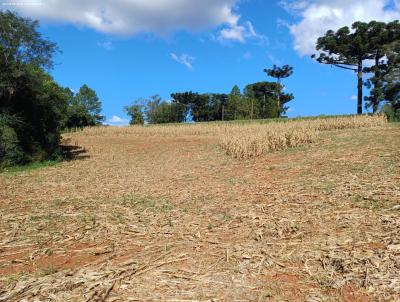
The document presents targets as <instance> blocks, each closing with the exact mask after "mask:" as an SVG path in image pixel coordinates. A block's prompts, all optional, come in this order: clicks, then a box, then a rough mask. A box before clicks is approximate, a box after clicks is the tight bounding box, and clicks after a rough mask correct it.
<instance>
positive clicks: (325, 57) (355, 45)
mask: <svg viewBox="0 0 400 302" xmlns="http://www.w3.org/2000/svg"><path fill="white" fill-rule="evenodd" d="M399 40H400V24H399V21H393V22H389V23H387V24H386V23H383V22H377V21H371V22H369V23H364V22H355V23H354V24H353V25H352V28H351V29H349V28H348V27H342V28H340V29H339V30H337V31H336V32H335V31H333V30H329V31H328V32H327V33H326V34H325V36H323V37H320V38H319V39H318V41H317V46H316V48H317V50H318V51H319V52H320V54H319V55H313V56H312V57H313V58H315V59H316V60H317V61H318V62H320V63H324V64H330V65H334V66H336V67H339V68H343V69H348V70H352V71H354V72H356V74H357V79H358V84H357V90H358V97H357V100H358V101H357V113H358V114H361V113H362V107H363V74H364V73H365V74H371V73H372V74H373V76H372V77H371V78H369V79H368V80H367V81H366V82H365V84H366V86H367V88H369V89H370V95H369V96H366V97H365V101H366V107H367V108H369V107H372V110H373V112H374V113H375V112H377V111H378V109H379V104H380V103H381V102H383V101H387V100H386V96H385V92H384V91H385V87H384V85H385V77H386V75H387V73H388V72H389V71H390V70H392V69H393V66H390V65H393V62H394V60H393V59H392V60H389V59H388V57H389V54H390V53H391V52H392V50H391V49H393V48H392V46H393V44H395V43H397V42H398V41H399ZM365 60H370V62H373V65H372V66H370V67H369V66H368V67H364V64H363V63H364V61H365Z"/></svg>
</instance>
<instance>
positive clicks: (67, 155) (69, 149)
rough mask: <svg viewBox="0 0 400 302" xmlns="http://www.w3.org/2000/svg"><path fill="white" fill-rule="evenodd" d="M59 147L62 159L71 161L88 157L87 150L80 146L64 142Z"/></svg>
mask: <svg viewBox="0 0 400 302" xmlns="http://www.w3.org/2000/svg"><path fill="white" fill-rule="evenodd" d="M60 148H61V152H62V158H63V160H66V161H72V160H83V159H87V158H90V155H89V154H88V151H87V150H86V149H85V148H83V147H81V146H73V145H70V144H68V143H64V144H62V145H61V146H60Z"/></svg>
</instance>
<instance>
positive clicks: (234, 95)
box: [226, 85, 242, 120]
mask: <svg viewBox="0 0 400 302" xmlns="http://www.w3.org/2000/svg"><path fill="white" fill-rule="evenodd" d="M241 103H242V93H241V92H240V88H239V86H237V85H235V86H233V88H232V91H231V93H230V94H229V96H228V104H227V114H226V119H228V120H236V119H238V118H239V110H240V107H241Z"/></svg>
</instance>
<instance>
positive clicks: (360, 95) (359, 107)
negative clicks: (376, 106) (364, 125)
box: [357, 59, 363, 114]
mask: <svg viewBox="0 0 400 302" xmlns="http://www.w3.org/2000/svg"><path fill="white" fill-rule="evenodd" d="M362 62H363V60H362V59H359V60H358V74H357V77H358V101H357V114H362V112H363V109H362V104H363V70H362V67H363V64H362Z"/></svg>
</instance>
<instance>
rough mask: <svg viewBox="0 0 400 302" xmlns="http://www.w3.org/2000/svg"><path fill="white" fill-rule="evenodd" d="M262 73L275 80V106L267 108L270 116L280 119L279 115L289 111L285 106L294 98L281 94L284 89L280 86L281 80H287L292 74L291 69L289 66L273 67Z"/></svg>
mask: <svg viewBox="0 0 400 302" xmlns="http://www.w3.org/2000/svg"><path fill="white" fill-rule="evenodd" d="M264 72H265V73H267V75H269V76H270V77H273V78H276V84H275V93H276V98H277V104H275V105H274V104H270V105H269V107H268V108H270V109H271V110H272V111H271V112H270V114H272V115H274V114H276V115H277V117H281V115H282V114H285V113H286V111H287V110H288V109H289V108H288V107H286V106H285V104H286V103H288V102H290V101H291V100H293V98H294V97H293V95H292V94H283V93H282V91H283V89H284V88H285V87H284V86H282V85H281V80H282V79H284V78H288V77H290V76H291V75H292V74H293V67H291V66H289V65H283V66H282V67H278V66H276V65H274V66H273V68H272V69H264ZM274 107H275V108H274Z"/></svg>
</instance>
